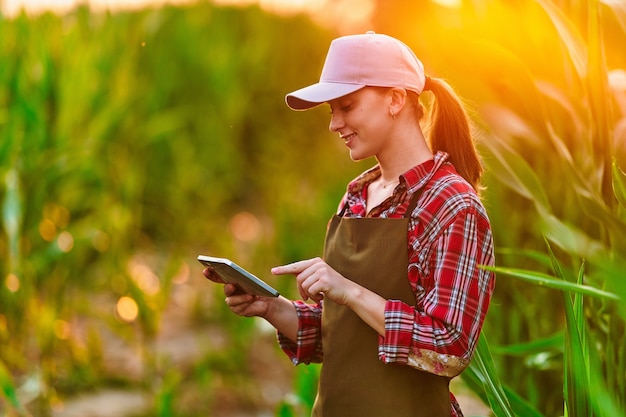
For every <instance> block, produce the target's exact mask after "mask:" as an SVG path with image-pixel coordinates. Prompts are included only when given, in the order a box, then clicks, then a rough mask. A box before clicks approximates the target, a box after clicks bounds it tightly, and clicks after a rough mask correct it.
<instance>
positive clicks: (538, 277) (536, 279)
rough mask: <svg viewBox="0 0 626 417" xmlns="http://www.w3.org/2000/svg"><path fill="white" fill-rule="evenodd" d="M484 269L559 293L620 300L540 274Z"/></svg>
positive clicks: (616, 297) (609, 294)
mask: <svg viewBox="0 0 626 417" xmlns="http://www.w3.org/2000/svg"><path fill="white" fill-rule="evenodd" d="M483 268H484V269H487V270H490V271H494V272H496V273H497V274H501V275H502V274H503V275H509V276H511V277H514V278H517V279H520V280H522V281H526V282H530V283H533V284H536V285H539V286H541V287H545V288H551V289H555V290H561V291H572V292H575V293H579V294H584V295H590V296H593V297H600V298H606V299H611V300H621V299H620V297H619V296H617V295H616V294H613V293H610V292H608V291H603V290H600V289H597V288H594V287H591V286H588V285H582V284H576V283H572V282H568V281H563V280H560V279H556V278H555V277H553V276H551V275H548V274H544V273H542V272H536V271H528V270H525V269H517V268H504V267H488V266H484V267H483Z"/></svg>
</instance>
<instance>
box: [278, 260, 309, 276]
mask: <svg viewBox="0 0 626 417" xmlns="http://www.w3.org/2000/svg"><path fill="white" fill-rule="evenodd" d="M318 261H319V258H314V259H305V260H304V261H298V262H293V263H290V264H287V265H282V266H275V267H274V268H272V274H274V275H284V274H293V275H298V274H299V273H300V272H302V271H304V270H305V269H307V268H308V267H310V266H311V265H313V264H314V263H316V262H318Z"/></svg>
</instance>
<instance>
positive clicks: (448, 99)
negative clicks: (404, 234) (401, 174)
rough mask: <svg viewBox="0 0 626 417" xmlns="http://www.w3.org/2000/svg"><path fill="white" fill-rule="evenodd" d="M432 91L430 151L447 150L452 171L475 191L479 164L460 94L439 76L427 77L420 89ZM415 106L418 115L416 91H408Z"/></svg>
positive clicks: (480, 166) (478, 185)
mask: <svg viewBox="0 0 626 417" xmlns="http://www.w3.org/2000/svg"><path fill="white" fill-rule="evenodd" d="M426 90H428V91H430V92H432V93H433V95H434V97H435V100H433V102H432V105H431V108H430V115H429V120H428V125H427V126H428V132H429V134H428V142H429V144H430V148H431V150H432V151H433V152H437V151H444V152H446V153H448V154H449V159H448V160H449V161H450V162H451V163H452V165H454V167H455V168H456V171H457V172H458V173H459V175H461V176H462V177H463V178H465V180H466V181H467V182H469V183H470V184H471V185H472V187H474V190H476V191H477V192H478V191H479V189H480V178H481V176H482V174H483V167H482V165H481V163H480V157H479V156H478V152H477V150H476V146H475V144H474V138H473V135H472V129H471V126H470V121H469V117H468V115H467V111H466V110H465V107H464V106H463V103H462V101H461V98H460V97H459V96H458V95H457V94H456V93H455V92H454V90H453V89H452V87H451V86H450V85H449V84H448V83H447V82H445V81H444V80H442V79H440V78H430V77H429V78H428V79H427V83H426V86H425V89H424V91H426ZM410 95H411V96H413V97H414V98H412V99H411V101H412V102H413V103H414V105H415V106H416V112H417V116H418V118H420V119H421V116H422V115H423V108H422V105H421V104H420V103H419V100H418V99H419V97H418V96H417V94H410Z"/></svg>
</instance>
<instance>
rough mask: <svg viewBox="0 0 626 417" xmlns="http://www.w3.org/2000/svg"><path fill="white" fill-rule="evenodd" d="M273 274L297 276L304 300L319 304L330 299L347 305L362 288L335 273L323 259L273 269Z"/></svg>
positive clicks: (299, 289)
mask: <svg viewBox="0 0 626 417" xmlns="http://www.w3.org/2000/svg"><path fill="white" fill-rule="evenodd" d="M272 274H274V275H283V274H293V275H296V281H297V283H298V291H299V292H300V296H301V297H302V299H303V300H305V301H306V300H307V299H308V298H310V299H311V300H313V301H315V302H319V301H320V300H322V299H323V298H329V299H331V300H332V301H334V302H335V303H337V304H344V305H345V304H347V303H348V300H349V298H350V295H351V294H353V293H354V292H355V291H358V289H359V288H361V287H360V286H358V285H357V284H355V283H354V282H352V281H350V280H349V279H347V278H345V277H344V276H343V275H341V274H340V273H339V272H337V271H335V270H334V269H333V268H331V267H330V265H328V264H327V263H326V262H324V260H323V259H321V258H313V259H307V260H304V261H299V262H294V263H292V264H289V265H283V266H277V267H275V268H272Z"/></svg>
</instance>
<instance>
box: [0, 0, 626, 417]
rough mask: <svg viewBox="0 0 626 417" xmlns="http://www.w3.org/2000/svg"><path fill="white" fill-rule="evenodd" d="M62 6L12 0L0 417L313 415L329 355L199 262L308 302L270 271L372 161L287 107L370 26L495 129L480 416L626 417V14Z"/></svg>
mask: <svg viewBox="0 0 626 417" xmlns="http://www.w3.org/2000/svg"><path fill="white" fill-rule="evenodd" d="M52 3H53V2H49V4H44V2H42V1H40V2H30V3H29V4H27V5H25V4H24V3H22V2H17V1H15V0H4V1H0V6H2V14H1V15H0V206H1V208H2V210H1V223H0V416H20V417H21V416H42V417H47V416H54V417H72V416H82V417H84V416H100V417H101V416H108V415H116V416H129V417H130V416H133V417H142V416H182V417H184V416H190V417H191V416H199V415H204V416H216V417H222V416H285V417H288V416H306V415H308V412H309V410H310V406H311V401H312V399H313V396H314V393H315V384H316V380H317V372H318V368H317V366H309V367H306V366H298V367H293V366H292V365H291V364H290V362H289V361H288V359H287V358H286V357H285V356H284V355H283V354H282V353H281V352H279V350H278V348H277V346H276V343H275V334H274V332H273V330H272V329H270V328H268V327H267V325H265V324H264V323H263V322H262V321H261V320H257V319H243V318H240V317H236V316H234V315H232V314H231V313H230V312H229V311H228V310H227V309H226V307H225V305H224V303H223V293H222V291H221V287H220V286H217V285H213V284H211V283H209V282H207V281H206V280H205V279H204V278H203V277H202V275H201V265H200V264H198V263H197V262H196V260H195V257H196V256H197V255H198V254H200V253H202V254H212V255H217V256H223V257H229V258H231V259H234V260H236V261H237V263H239V264H240V265H242V266H244V267H246V268H247V269H250V270H252V271H254V272H256V273H257V274H258V275H259V276H260V277H262V278H264V279H267V281H269V282H270V283H271V284H273V285H274V286H276V287H277V288H279V289H280V290H281V292H282V293H283V294H285V295H286V296H290V297H297V294H296V291H295V288H294V285H293V280H292V279H290V278H288V277H280V278H279V277H272V276H271V275H270V274H269V269H270V268H271V267H272V266H275V265H279V264H283V263H287V262H292V261H295V260H299V259H304V258H309V257H313V256H318V255H320V254H321V251H322V246H323V237H324V232H325V227H326V222H327V220H328V218H329V217H330V215H331V214H332V213H333V212H334V210H335V209H336V207H337V204H338V202H339V199H340V197H341V195H342V194H343V192H344V189H345V184H346V183H347V182H348V181H349V180H350V179H352V178H353V177H354V176H355V175H357V174H358V173H359V172H361V171H362V170H364V169H366V168H367V167H369V166H371V165H372V164H373V163H374V162H373V161H371V160H370V161H364V162H360V163H354V162H352V161H350V160H349V157H348V155H347V153H346V150H345V147H344V146H343V144H342V143H341V141H339V140H337V137H336V135H333V134H331V133H329V132H328V130H327V129H326V127H327V124H328V121H329V120H328V119H329V116H328V109H327V108H325V107H324V106H322V107H320V108H316V109H314V110H312V111H309V112H292V111H290V110H288V109H287V108H286V106H285V105H284V101H283V97H284V94H285V93H287V92H289V91H292V90H294V89H297V88H300V87H302V86H304V85H308V84H309V83H312V82H314V81H315V80H316V79H317V78H318V76H319V72H320V70H321V66H322V63H323V59H324V56H325V53H326V50H327V48H328V45H329V43H330V41H331V40H332V39H333V38H335V37H336V36H339V35H343V34H348V33H361V32H364V31H366V30H375V31H377V32H379V33H387V34H390V35H392V36H396V37H399V38H401V39H403V40H404V41H405V42H406V43H407V44H409V45H410V46H411V47H412V48H413V49H414V50H415V51H416V53H417V55H418V56H419V57H420V58H421V59H422V61H423V62H424V64H425V67H426V69H427V72H428V73H429V74H430V75H432V76H436V77H442V78H445V79H446V80H448V81H449V82H450V83H451V84H452V85H453V86H454V87H455V88H456V89H457V91H458V92H459V93H460V94H461V95H462V96H463V97H464V98H465V99H466V101H467V105H468V106H469V108H470V111H471V115H472V118H473V120H474V122H475V125H476V131H477V133H478V135H479V138H480V142H479V147H480V151H481V155H482V157H483V160H484V162H485V165H486V168H487V175H486V178H485V185H486V189H485V190H484V193H483V196H484V201H485V205H486V206H487V208H488V211H489V215H490V217H491V220H492V226H493V230H494V234H495V239H496V247H497V256H498V282H497V289H496V293H495V296H494V299H493V303H492V306H491V309H490V312H489V314H488V316H487V319H486V322H485V327H484V337H483V339H482V340H481V344H480V346H479V351H478V353H477V356H476V358H475V360H474V361H473V363H472V366H471V367H470V369H468V371H466V372H465V373H464V374H463V376H462V377H461V378H459V379H457V380H455V381H454V383H453V386H454V389H455V392H456V393H460V397H461V398H462V402H463V404H464V405H466V407H468V408H466V409H469V410H470V414H468V413H466V415H481V416H489V415H497V416H513V415H517V416H563V415H570V416H592V415H598V416H611V417H614V416H618V415H626V382H625V381H626V335H625V334H626V333H625V325H624V324H625V319H626V312H625V311H626V309H625V303H624V301H623V300H624V299H626V283H625V280H624V275H625V274H626V272H624V271H626V176H625V174H624V170H625V169H626V50H625V49H624V45H626V3H624V2H623V1H621V0H604V1H598V0H590V1H582V0H558V1H551V0H534V1H533V0H508V1H504V0H502V1H499V0H474V1H462V0H448V1H435V0H433V1H427V0H420V1H415V2H406V1H401V0H378V1H375V0H371V1H357V0H337V1H323V0H320V1H304V0H302V1H291V2H289V1H286V2H280V1H277V0H274V1H269V0H266V1H259V2H255V1H240V2H237V1H234V0H230V1H226V0H222V1H219V2H218V1H216V2H210V1H197V2H195V1H178V2H167V1H161V2H153V3H148V2H140V1H134V2H126V3H127V4H124V5H121V6H128V7H119V6H120V4H114V2H112V1H105V0H102V1H93V2H91V3H87V2H83V3H81V4H79V5H76V4H74V3H73V2H71V1H65V2H56V3H54V4H52ZM26 6H28V8H27V7H26ZM37 6H40V7H37ZM41 6H46V7H41ZM53 6H54V7H53ZM424 99H425V103H427V104H428V103H429V100H430V98H429V97H428V94H425V95H424Z"/></svg>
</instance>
